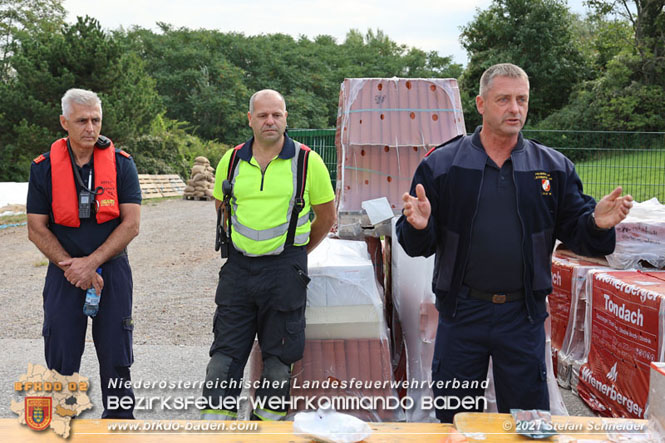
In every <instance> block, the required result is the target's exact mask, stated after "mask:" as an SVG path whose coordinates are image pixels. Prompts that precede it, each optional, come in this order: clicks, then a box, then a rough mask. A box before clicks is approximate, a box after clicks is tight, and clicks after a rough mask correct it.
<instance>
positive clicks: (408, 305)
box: [391, 218, 438, 422]
mask: <svg viewBox="0 0 665 443" xmlns="http://www.w3.org/2000/svg"><path fill="white" fill-rule="evenodd" d="M396 221H397V218H394V219H393V220H392V231H393V234H392V237H391V238H392V243H391V247H392V248H391V252H392V256H391V260H392V265H391V266H392V294H393V307H394V309H395V311H397V314H398V318H399V321H400V322H401V326H402V334H403V336H404V344H405V352H406V356H407V364H406V380H408V381H409V385H408V386H409V388H408V389H407V392H406V395H407V396H409V397H410V398H411V399H413V401H414V405H415V406H414V407H413V408H411V409H410V410H407V411H405V412H406V419H407V421H409V422H435V421H437V420H436V417H435V415H434V410H433V409H428V410H425V409H422V407H421V399H422V398H423V397H431V396H432V390H431V389H430V388H428V387H425V388H422V389H420V386H421V385H422V384H421V382H429V381H431V380H432V357H433V355H434V339H435V338H436V328H437V325H438V312H437V310H436V308H435V307H434V293H433V292H432V273H433V271H434V256H431V257H428V258H424V257H409V256H408V255H406V252H404V249H402V247H401V246H400V244H399V243H398V241H397V233H396V232H395V223H396ZM413 380H415V381H416V382H417V383H412V381H413ZM423 384H424V385H425V386H426V385H427V383H423Z"/></svg>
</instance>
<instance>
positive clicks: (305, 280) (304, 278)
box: [293, 265, 312, 288]
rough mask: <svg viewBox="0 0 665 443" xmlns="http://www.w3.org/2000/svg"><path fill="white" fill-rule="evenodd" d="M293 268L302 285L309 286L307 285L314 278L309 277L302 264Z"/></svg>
mask: <svg viewBox="0 0 665 443" xmlns="http://www.w3.org/2000/svg"><path fill="white" fill-rule="evenodd" d="M293 269H294V270H295V272H296V279H297V280H298V281H299V282H300V283H302V285H303V286H304V287H305V288H307V285H308V284H309V282H310V281H311V280H312V279H311V278H309V275H307V272H305V271H304V270H303V269H302V268H301V267H300V266H298V265H293Z"/></svg>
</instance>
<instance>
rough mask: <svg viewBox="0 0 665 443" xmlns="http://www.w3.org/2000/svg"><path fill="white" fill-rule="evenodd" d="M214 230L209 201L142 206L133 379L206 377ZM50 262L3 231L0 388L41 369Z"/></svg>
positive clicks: (568, 399)
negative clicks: (34, 368) (30, 367)
mask: <svg viewBox="0 0 665 443" xmlns="http://www.w3.org/2000/svg"><path fill="white" fill-rule="evenodd" d="M214 225H215V212H214V205H213V202H210V201H195V200H181V199H166V200H160V201H150V200H147V201H145V202H144V205H143V206H142V215H141V233H140V235H139V236H138V237H137V238H136V239H135V240H134V241H133V242H132V243H131V244H130V245H129V248H128V252H129V260H130V263H131V266H132V271H133V275H134V313H133V317H134V325H135V329H134V345H135V355H136V363H135V364H134V366H133V367H132V375H133V378H134V379H144V380H164V379H168V380H171V379H182V380H200V379H202V378H203V375H204V373H205V365H206V363H207V358H208V357H207V349H208V347H209V346H210V343H211V342H212V315H213V312H214V309H215V304H214V293H215V288H216V286H217V274H218V271H219V268H220V266H221V264H222V261H221V258H220V257H219V253H217V252H215V251H214V248H213V242H214ZM46 265H47V260H46V259H45V258H44V256H43V255H42V254H41V253H40V252H39V251H38V250H37V248H36V247H35V246H34V245H33V244H32V243H31V242H30V241H29V240H28V236H27V228H26V227H25V226H19V227H12V228H6V229H0V306H2V308H0V324H1V325H2V326H3V327H2V328H0V347H1V348H2V349H3V354H4V353H5V352H6V353H7V354H5V355H4V356H3V358H2V359H1V360H0V383H2V384H1V385H2V386H11V383H13V382H14V381H16V379H17V377H18V376H19V375H20V374H22V373H23V372H25V369H26V368H27V363H28V362H31V363H36V364H42V365H43V364H44V361H43V341H42V337H41V329H42V320H43V313H42V297H41V293H42V286H43V284H44V278H45V276H46ZM90 329H91V328H88V337H87V339H86V342H87V345H86V350H87V352H86V353H85V354H84V360H83V365H82V367H81V373H82V374H84V375H86V376H88V377H90V380H91V381H93V380H98V378H97V377H98V375H97V370H98V369H97V364H96V361H95V360H96V359H95V357H94V352H93V349H94V348H93V343H92V337H91V334H90ZM93 394H95V393H93ZM157 394H158V392H152V393H151V395H157ZM165 394H168V395H171V394H173V392H166V393H165ZM194 394H195V395H196V394H197V393H194ZM562 394H563V398H564V402H565V403H566V406H567V408H568V411H569V413H570V414H571V415H589V416H590V415H593V414H592V413H591V411H590V410H589V409H588V408H587V407H586V406H585V405H584V404H583V403H582V402H581V401H580V400H579V398H577V397H575V396H574V395H572V394H571V392H570V391H567V390H562ZM10 395H11V391H10V390H9V389H6V388H3V389H0V417H14V414H13V413H12V412H11V411H9V408H8V407H9V397H10ZM137 395H145V393H141V394H139V393H138V392H137ZM189 395H192V392H190V393H189ZM98 397H99V394H98V393H96V394H95V396H94V397H93V398H91V400H92V401H93V404H101V401H100V399H99V398H98ZM150 412H151V411H144V412H139V413H138V414H137V417H138V418H197V414H196V413H195V411H183V413H182V414H174V413H173V412H171V411H167V413H156V414H152V413H150ZM153 412H154V411H153ZM98 413H99V412H92V414H93V415H92V416H88V417H87V418H94V417H95V416H97V414H98ZM146 414H147V415H146ZM86 415H87V414H86Z"/></svg>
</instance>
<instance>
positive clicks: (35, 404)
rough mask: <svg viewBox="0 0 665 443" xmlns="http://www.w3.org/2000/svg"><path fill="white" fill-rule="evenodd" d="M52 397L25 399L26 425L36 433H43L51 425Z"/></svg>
mask: <svg viewBox="0 0 665 443" xmlns="http://www.w3.org/2000/svg"><path fill="white" fill-rule="evenodd" d="M52 404H53V403H52V398H51V397H25V423H26V424H27V425H28V426H29V427H30V428H31V429H34V430H35V431H43V430H44V429H46V428H48V425H49V424H50V423H51V417H52V415H51V410H52Z"/></svg>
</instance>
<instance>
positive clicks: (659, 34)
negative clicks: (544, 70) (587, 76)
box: [540, 0, 665, 131]
mask: <svg viewBox="0 0 665 443" xmlns="http://www.w3.org/2000/svg"><path fill="white" fill-rule="evenodd" d="M587 3H588V4H589V5H590V6H591V7H592V8H593V14H591V15H590V17H589V18H588V19H587V21H586V23H587V27H588V29H589V30H590V32H589V33H590V34H591V35H592V37H591V38H590V42H591V45H590V46H591V47H592V48H593V49H594V50H595V54H596V57H595V59H594V60H593V63H594V67H595V68H596V70H597V72H598V73H599V74H600V75H599V76H598V77H597V78H595V79H593V80H591V81H587V82H584V83H582V84H580V85H578V87H577V88H576V91H575V92H574V94H573V95H572V96H571V100H570V104H569V105H568V106H566V107H565V108H564V109H562V110H560V111H559V112H556V113H554V114H553V115H551V116H550V117H549V118H547V119H546V120H544V121H543V122H542V123H541V124H540V127H543V128H560V129H595V130H627V131H662V130H663V129H665V111H664V110H663V105H662V103H663V100H665V51H664V45H665V10H664V8H665V0H634V1H633V2H629V1H626V2H620V3H619V2H616V3H615V2H611V1H605V0H593V1H589V2H587Z"/></svg>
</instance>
